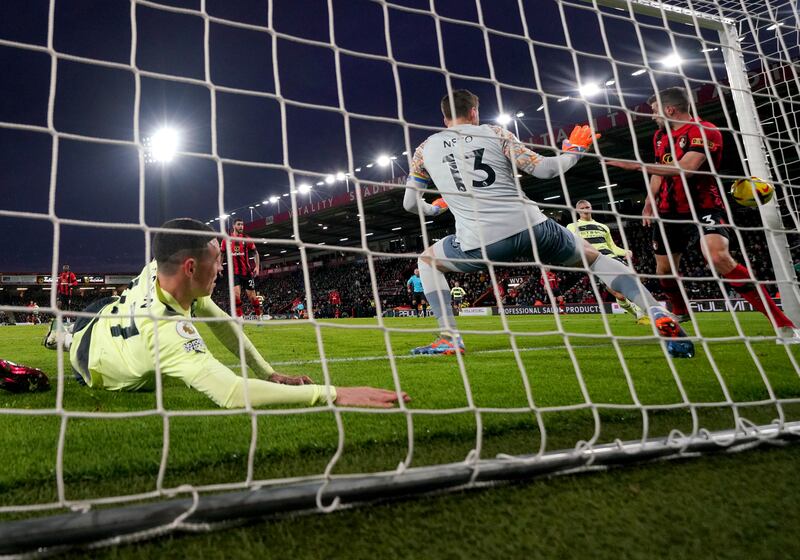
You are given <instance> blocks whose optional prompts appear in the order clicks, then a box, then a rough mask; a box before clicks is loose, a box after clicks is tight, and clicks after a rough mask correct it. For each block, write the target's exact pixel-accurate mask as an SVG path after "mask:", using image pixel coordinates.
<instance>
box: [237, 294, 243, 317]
mask: <svg viewBox="0 0 800 560" xmlns="http://www.w3.org/2000/svg"><path fill="white" fill-rule="evenodd" d="M243 315H244V313H242V298H236V316H237V317H242V316H243Z"/></svg>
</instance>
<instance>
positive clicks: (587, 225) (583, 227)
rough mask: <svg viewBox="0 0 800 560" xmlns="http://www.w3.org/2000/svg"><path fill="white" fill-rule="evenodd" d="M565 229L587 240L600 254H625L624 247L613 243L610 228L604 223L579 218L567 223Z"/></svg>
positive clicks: (617, 255)
mask: <svg viewBox="0 0 800 560" xmlns="http://www.w3.org/2000/svg"><path fill="white" fill-rule="evenodd" d="M567 229H568V230H570V231H571V232H573V233H577V234H578V235H580V236H581V237H582V238H583V239H585V240H586V241H588V242H589V244H590V245H592V246H593V247H594V248H595V249H597V250H598V251H599V252H600V254H601V255H611V256H614V257H624V256H625V249H623V248H621V247H618V246H617V244H616V243H614V239H612V237H611V230H610V229H609V228H608V226H607V225H605V224H601V223H600V222H595V221H594V220H581V219H579V220H578V221H577V222H575V223H573V224H568V225H567Z"/></svg>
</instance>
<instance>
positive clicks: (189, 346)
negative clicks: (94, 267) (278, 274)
mask: <svg viewBox="0 0 800 560" xmlns="http://www.w3.org/2000/svg"><path fill="white" fill-rule="evenodd" d="M162 227H163V228H164V229H169V230H172V231H170V232H164V231H160V232H158V233H157V234H156V235H155V237H154V239H153V254H154V256H155V260H154V261H153V262H151V263H150V264H148V265H146V266H145V267H144V269H143V270H142V273H141V274H140V275H139V276H138V277H137V278H135V279H134V280H133V281H132V282H131V283H130V285H129V286H128V289H126V290H125V291H124V292H123V293H122V295H121V296H120V297H119V298H117V297H111V298H104V299H102V300H99V301H97V302H95V303H94V304H92V305H90V306H89V307H88V308H87V309H86V311H89V312H92V313H95V315H94V316H93V317H82V318H81V319H80V320H79V321H77V322H76V324H75V328H74V332H73V338H72V344H71V347H70V362H71V363H72V367H73V368H75V370H76V372H77V373H78V374H79V375H80V378H81V379H82V380H83V381H84V382H85V383H86V384H87V385H88V386H90V387H92V388H97V389H99V388H102V389H106V390H110V391H138V390H152V389H153V388H154V387H155V376H156V364H158V365H159V366H160V370H161V373H162V374H163V375H167V376H170V377H175V378H178V379H181V380H182V381H183V382H184V383H186V385H188V386H189V387H192V388H193V389H197V390H198V391H201V392H202V393H205V394H206V395H208V397H209V398H211V400H213V401H214V402H215V403H217V404H218V405H219V406H221V407H225V408H240V407H243V406H245V404H246V399H245V393H246V394H247V395H248V397H249V401H250V403H251V405H252V406H262V405H274V404H304V405H315V404H326V403H327V402H328V400H327V399H328V395H329V394H330V398H331V400H332V401H333V402H335V403H336V404H338V405H342V406H375V407H384V408H387V407H391V406H392V404H393V403H394V402H396V401H397V400H398V394H397V393H396V392H395V391H387V390H384V389H375V388H372V387H338V388H335V387H331V386H323V385H315V384H313V382H312V381H311V379H310V378H309V377H307V376H299V377H292V376H288V375H282V374H280V373H277V372H276V371H275V370H273V368H272V366H270V365H269V364H268V363H267V362H266V360H264V358H263V357H262V356H261V354H259V352H258V350H256V348H255V346H253V344H252V342H250V340H249V339H248V338H247V337H246V336H245V335H244V334H241V337H242V342H243V344H244V356H245V360H246V362H247V366H248V367H249V368H250V370H251V371H252V372H253V375H252V376H251V377H248V378H247V379H244V378H243V377H240V376H239V375H236V374H235V373H234V372H233V371H231V370H230V369H229V368H227V367H226V366H225V365H223V364H222V363H220V362H219V361H218V360H217V359H216V358H215V357H214V356H213V355H212V354H211V352H210V351H209V350H208V348H207V347H206V344H205V342H204V340H203V338H202V337H201V335H200V333H199V332H198V330H197V328H196V326H195V324H194V323H193V322H192V318H193V317H207V318H213V319H219V320H217V321H211V322H209V323H208V326H209V328H210V329H211V332H212V333H213V334H214V335H215V336H216V338H217V339H219V341H220V342H222V344H223V345H224V346H225V347H226V348H227V349H228V350H230V351H231V352H232V353H233V354H235V355H236V356H238V355H239V336H240V335H239V332H238V327H237V326H236V325H235V324H233V322H232V321H231V320H230V319H231V317H230V316H229V315H228V314H227V313H225V312H224V311H223V310H222V309H220V308H219V307H218V306H217V305H216V304H215V303H214V302H213V301H211V297H210V295H211V292H212V291H213V290H214V286H215V284H216V280H217V277H218V275H219V273H220V271H221V270H222V263H221V258H220V246H219V242H218V241H217V239H216V238H215V237H214V235H213V234H214V232H213V230H212V229H211V228H209V227H208V226H206V225H205V224H203V223H201V222H199V221H197V220H192V219H189V218H181V219H177V220H171V221H169V222H167V223H165V224H164V225H163V226H162ZM162 318H163V319H162ZM259 377H260V378H261V379H259ZM401 397H402V398H403V399H404V400H408V396H407V395H406V394H405V393H402V394H401Z"/></svg>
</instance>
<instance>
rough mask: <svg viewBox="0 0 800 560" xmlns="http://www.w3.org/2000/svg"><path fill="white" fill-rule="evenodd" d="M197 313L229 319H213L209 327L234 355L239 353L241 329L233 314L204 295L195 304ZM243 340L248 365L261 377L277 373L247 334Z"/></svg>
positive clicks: (200, 315)
mask: <svg viewBox="0 0 800 560" xmlns="http://www.w3.org/2000/svg"><path fill="white" fill-rule="evenodd" d="M195 314H196V315H197V316H198V317H211V318H216V319H228V320H227V321H211V322H209V323H208V328H210V329H211V332H212V333H214V336H215V337H216V338H217V340H219V341H220V342H221V343H222V345H223V346H225V348H227V349H228V351H230V352H231V353H232V354H233V355H234V356H238V355H239V329H238V327H237V326H236V325H235V324H234V323H233V321H231V320H230V319H231V316H230V315H228V314H227V313H225V312H224V311H223V310H222V309H220V308H219V306H218V305H217V304H216V303H214V302H213V301H212V300H211V298H210V297H204V298H200V299H198V300H197V304H196V305H195ZM242 341H243V342H244V357H245V360H246V362H247V365H248V366H250V368H252V370H253V371H255V372H256V373H257V374H258V375H260V376H261V377H266V378H268V379H269V377H270V376H271V375H272V374H274V373H275V370H274V369H273V368H272V366H271V365H269V363H268V362H267V361H266V360H265V359H264V358H263V356H261V353H260V352H259V351H258V350H257V349H256V347H255V346H254V345H253V343H252V342H250V339H249V338H247V335H245V334H244V333H242Z"/></svg>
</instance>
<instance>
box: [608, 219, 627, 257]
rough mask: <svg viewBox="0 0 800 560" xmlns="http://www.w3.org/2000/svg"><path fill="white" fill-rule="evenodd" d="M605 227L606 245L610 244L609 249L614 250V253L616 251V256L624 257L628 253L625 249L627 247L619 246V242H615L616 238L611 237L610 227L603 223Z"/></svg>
mask: <svg viewBox="0 0 800 560" xmlns="http://www.w3.org/2000/svg"><path fill="white" fill-rule="evenodd" d="M603 229H604V230H605V232H606V245H608V248H609V249H611V251H612V252H613V253H614V254H615V255H616V256H618V257H624V256H625V253H626V251H625V249H623V248H622V247H619V246H617V244H616V243H614V238H613V237H611V230H610V229H609V228H608V226H607V225H605V224H603Z"/></svg>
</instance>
